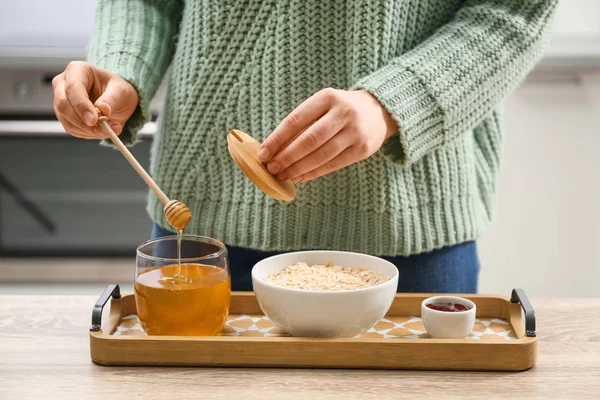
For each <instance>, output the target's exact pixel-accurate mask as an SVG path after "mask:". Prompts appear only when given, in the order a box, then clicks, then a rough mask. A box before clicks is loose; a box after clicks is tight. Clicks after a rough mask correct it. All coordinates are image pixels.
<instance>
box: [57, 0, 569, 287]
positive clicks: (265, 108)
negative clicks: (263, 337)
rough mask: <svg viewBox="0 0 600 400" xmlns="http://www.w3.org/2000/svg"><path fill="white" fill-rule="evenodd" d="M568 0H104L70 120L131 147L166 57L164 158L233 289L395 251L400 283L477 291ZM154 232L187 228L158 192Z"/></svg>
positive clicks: (68, 78) (152, 205) (66, 112)
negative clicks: (304, 260)
mask: <svg viewBox="0 0 600 400" xmlns="http://www.w3.org/2000/svg"><path fill="white" fill-rule="evenodd" d="M556 4H557V1H556V0H487V1H486V0H479V1H475V0H473V1H460V0H417V1H400V2H398V1H391V0H379V1H374V2H367V1H358V0H357V1H347V0H338V1H328V2H301V1H291V0H280V1H277V0H269V1H256V0H249V1H213V2H206V1H205V2H200V1H194V0H187V1H177V0H162V1H161V0H121V1H112V0H100V1H99V2H98V9H97V14H96V27H95V35H94V38H93V41H92V44H91V49H90V52H89V60H88V61H89V63H83V62H76V63H71V64H70V65H69V66H68V67H67V68H66V70H65V71H64V72H63V73H62V74H60V75H58V76H57V77H56V78H55V79H54V81H53V85H54V91H55V111H56V114H57V116H58V119H59V120H60V122H61V123H62V124H63V125H64V127H65V129H66V130H67V131H68V132H69V133H70V134H71V135H73V136H76V137H80V138H84V139H98V138H104V136H103V135H102V133H101V132H100V130H99V129H98V128H95V127H94V126H95V124H96V122H97V116H96V115H95V113H94V106H97V107H98V108H99V109H100V110H101V111H102V112H103V113H104V114H105V115H107V116H109V117H110V124H111V126H112V127H113V129H114V130H115V131H116V132H117V133H119V134H120V137H121V139H122V140H123V141H124V142H125V143H127V144H129V145H131V144H133V143H134V142H135V139H136V132H137V131H138V130H139V129H140V128H141V127H142V126H143V124H144V123H145V122H146V121H147V120H148V102H149V101H150V100H151V98H152V97H153V95H154V94H155V91H156V90H157V87H158V86H159V84H160V82H161V79H162V78H163V76H164V75H165V73H166V71H167V69H168V67H169V65H171V66H172V69H171V72H170V76H169V85H168V91H167V98H166V101H165V105H164V109H163V111H162V113H161V119H160V123H159V129H158V134H157V135H156V137H155V140H154V143H153V149H152V158H151V160H152V161H151V173H152V175H153V177H154V178H155V179H156V182H157V183H158V185H159V186H160V187H161V188H162V189H163V190H164V191H165V192H166V193H167V194H168V195H169V196H170V197H172V198H177V199H179V200H181V201H183V202H184V203H185V204H187V205H188V206H189V207H190V208H191V210H192V213H193V214H194V218H193V220H192V221H191V223H190V225H189V226H188V228H187V229H186V232H187V233H191V234H200V235H205V236H210V237H214V238H218V239H220V240H223V241H224V242H225V243H226V244H227V245H228V248H229V254H230V261H231V268H232V288H233V289H234V290H251V283H250V282H251V281H250V269H251V267H252V265H253V264H254V263H255V262H256V261H257V260H259V259H261V258H264V257H266V256H268V255H270V254H274V253H277V252H284V251H289V250H302V249H337V250H347V251H358V252H364V253H369V254H373V255H378V256H383V257H385V258H387V259H389V260H391V261H392V262H394V263H395V264H396V265H397V267H398V268H399V270H400V283H399V287H398V290H399V291H406V292H409V291H421V292H463V293H466V292H469V293H470V292H476V290H477V280H478V273H479V261H478V258H477V250H476V245H475V240H476V239H477V238H479V237H480V236H481V235H482V234H483V232H484V231H485V229H486V227H487V226H488V224H489V222H490V220H491V217H492V212H493V208H494V203H495V195H496V184H497V177H498V169H499V160H500V147H501V142H502V130H501V126H500V119H499V116H498V112H497V107H498V104H499V103H500V101H501V100H502V99H503V98H504V97H505V96H506V95H507V94H509V93H510V92H511V90H513V89H514V88H515V87H516V86H517V85H518V84H519V83H520V81H522V79H523V78H524V77H525V76H526V74H527V73H528V71H530V69H531V68H532V67H533V66H534V64H535V62H536V61H537V59H538V58H539V56H540V54H541V50H542V47H543V44H544V42H545V39H546V37H547V33H548V31H549V26H550V21H551V16H552V14H553V12H554V9H555V8H556ZM231 129H240V130H242V131H245V132H247V133H249V134H250V135H251V136H253V137H255V138H256V139H257V140H260V141H263V145H262V147H261V150H260V153H259V155H260V157H261V159H262V161H264V162H265V163H266V165H267V166H268V169H269V170H270V171H271V172H272V173H273V174H274V175H276V176H277V178H279V179H292V180H294V181H295V182H297V183H298V194H297V197H296V199H295V200H294V201H293V202H290V203H284V202H278V201H275V200H272V199H270V198H268V197H267V196H265V195H264V194H263V193H262V192H260V191H259V190H258V189H256V188H255V187H254V186H253V185H252V183H250V182H249V181H248V180H247V179H246V178H245V177H244V176H243V174H242V173H241V171H240V170H239V169H238V168H237V166H236V165H235V164H234V163H233V162H232V160H231V158H230V156H229V154H228V151H227V145H226V135H227V134H228V133H229V131H230V130H231ZM148 212H149V214H150V216H151V217H152V219H153V221H154V222H155V226H154V230H153V233H152V236H154V237H157V236H161V235H167V234H172V232H171V231H170V229H169V225H168V224H167V223H166V221H165V218H164V215H163V213H162V205H161V204H160V202H159V201H158V199H157V198H156V197H155V196H154V195H153V194H150V197H149V203H148Z"/></svg>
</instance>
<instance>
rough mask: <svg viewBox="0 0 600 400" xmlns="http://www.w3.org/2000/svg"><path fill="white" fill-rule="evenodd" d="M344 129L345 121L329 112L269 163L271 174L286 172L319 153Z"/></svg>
mask: <svg viewBox="0 0 600 400" xmlns="http://www.w3.org/2000/svg"><path fill="white" fill-rule="evenodd" d="M343 127H344V121H343V119H342V118H340V117H339V116H338V115H336V114H335V113H333V112H328V113H327V114H325V115H324V116H323V117H322V118H319V119H318V120H317V121H316V122H315V123H314V124H312V125H311V126H309V127H308V128H306V130H305V131H304V132H303V133H301V134H300V135H299V136H298V137H297V138H296V139H294V140H293V141H292V142H291V143H290V144H289V145H288V146H286V147H285V148H284V149H282V150H281V151H280V152H279V153H278V154H277V155H276V156H275V157H273V158H272V159H271V161H269V163H268V164H267V168H268V170H269V172H270V173H272V174H277V173H282V172H284V171H285V170H286V169H287V168H288V167H290V166H291V165H292V164H294V163H296V162H298V161H299V160H301V159H303V158H304V157H306V156H307V155H309V154H311V153H314V152H315V151H317V150H318V149H319V148H320V147H321V146H323V145H324V144H325V143H326V142H327V141H328V140H330V139H331V138H333V137H334V136H336V134H337V133H338V132H340V131H341V130H342V128H343Z"/></svg>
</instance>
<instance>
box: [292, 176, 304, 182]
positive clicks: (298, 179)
mask: <svg viewBox="0 0 600 400" xmlns="http://www.w3.org/2000/svg"><path fill="white" fill-rule="evenodd" d="M302 181H304V179H302V177H298V178H294V180H293V182H294V183H302Z"/></svg>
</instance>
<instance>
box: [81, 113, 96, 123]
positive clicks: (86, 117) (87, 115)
mask: <svg viewBox="0 0 600 400" xmlns="http://www.w3.org/2000/svg"><path fill="white" fill-rule="evenodd" d="M83 120H84V121H85V123H86V124H88V125H90V126H92V125H94V114H92V113H91V112H90V111H86V112H84V113H83Z"/></svg>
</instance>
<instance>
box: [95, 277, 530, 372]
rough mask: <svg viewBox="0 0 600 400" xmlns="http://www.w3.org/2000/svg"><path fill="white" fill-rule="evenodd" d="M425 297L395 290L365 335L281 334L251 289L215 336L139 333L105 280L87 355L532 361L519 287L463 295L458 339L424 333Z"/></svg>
mask: <svg viewBox="0 0 600 400" xmlns="http://www.w3.org/2000/svg"><path fill="white" fill-rule="evenodd" d="M430 296H431V295H430V294H397V295H396V299H395V300H394V302H393V304H392V306H391V308H390V310H389V312H388V314H387V315H386V317H385V318H384V319H382V320H381V321H380V322H379V323H377V324H376V325H375V326H374V327H373V328H371V329H370V330H369V331H367V332H366V333H364V334H362V335H360V336H358V337H355V338H344V339H317V338H302V337H290V336H288V335H286V334H285V332H283V331H281V330H280V329H279V328H278V327H276V326H274V324H273V323H272V322H271V321H269V320H268V319H267V318H266V317H265V316H264V314H263V313H262V311H261V309H260V307H259V305H258V303H257V301H256V298H255V296H254V293H251V292H250V293H246V292H234V293H232V298H231V309H230V316H229V320H228V322H227V324H226V326H225V327H224V329H223V332H222V334H221V336H146V335H145V334H144V332H143V331H142V329H141V327H140V324H139V321H138V319H137V315H136V306H135V299H134V296H133V295H127V296H124V297H121V296H120V292H119V286H118V285H109V286H108V287H107V288H106V290H105V291H104V293H103V294H102V296H101V297H100V298H99V299H98V302H97V303H96V305H95V306H94V311H93V314H92V326H91V328H90V351H91V358H92V360H93V361H94V362H95V363H97V364H102V365H153V366H215V367H223V366H237V367H310V368H369V369H426V370H482V371H483V370H485V371H522V370H527V369H529V368H531V367H533V366H534V365H535V363H536V357H537V337H536V336H535V316H534V313H533V309H532V308H531V305H530V303H529V301H528V300H527V297H526V296H525V293H524V292H523V291H522V290H521V289H515V290H513V293H512V296H511V298H506V297H501V296H487V295H464V296H463V297H465V298H468V299H470V300H472V301H473V302H474V303H475V304H476V305H477V319H476V322H475V326H474V328H473V331H472V333H471V334H470V335H469V337H467V338H465V339H461V340H454V339H431V338H429V337H428V336H427V334H426V333H425V329H424V328H423V324H422V322H421V319H420V313H421V312H420V307H421V302H422V301H423V300H424V299H426V298H427V297H430ZM111 298H112V299H111ZM109 299H111V303H110V308H111V310H110V314H109V317H108V319H107V321H106V322H105V323H104V324H103V323H102V310H103V308H104V305H105V304H106V303H107V302H108V300H109Z"/></svg>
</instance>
